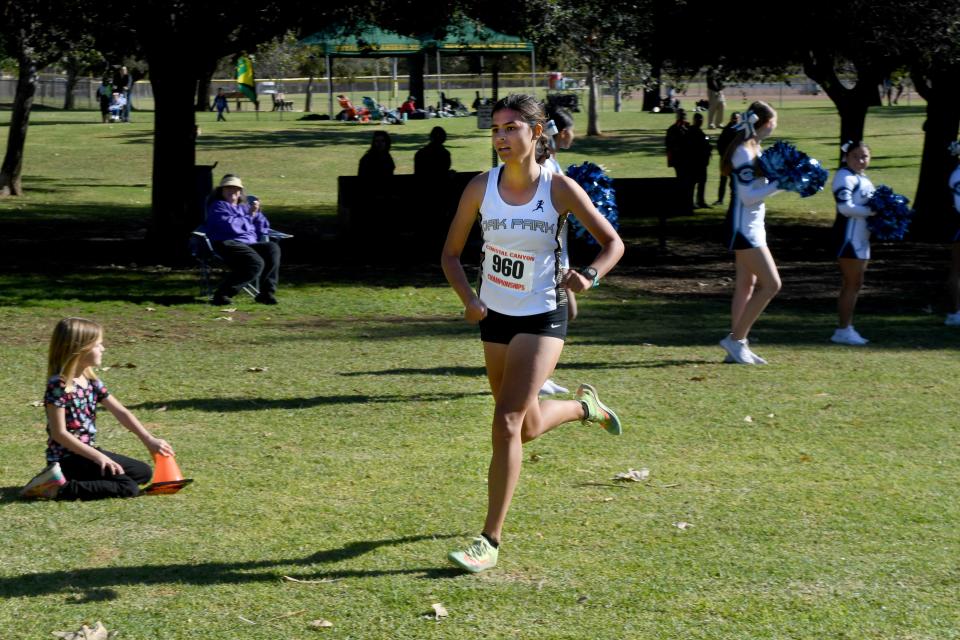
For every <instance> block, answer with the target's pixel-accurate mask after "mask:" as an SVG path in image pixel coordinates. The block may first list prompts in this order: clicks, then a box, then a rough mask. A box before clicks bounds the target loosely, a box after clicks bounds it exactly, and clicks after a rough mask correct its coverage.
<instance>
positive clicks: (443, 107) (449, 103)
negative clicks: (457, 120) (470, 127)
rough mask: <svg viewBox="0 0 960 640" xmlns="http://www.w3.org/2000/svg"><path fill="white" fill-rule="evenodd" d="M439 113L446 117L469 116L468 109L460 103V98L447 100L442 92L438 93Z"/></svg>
mask: <svg viewBox="0 0 960 640" xmlns="http://www.w3.org/2000/svg"><path fill="white" fill-rule="evenodd" d="M440 112H441V113H442V114H443V115H445V116H448V117H449V116H468V115H470V109H467V106H466V105H465V104H463V103H462V102H460V98H448V97H447V94H445V93H443V92H441V93H440Z"/></svg>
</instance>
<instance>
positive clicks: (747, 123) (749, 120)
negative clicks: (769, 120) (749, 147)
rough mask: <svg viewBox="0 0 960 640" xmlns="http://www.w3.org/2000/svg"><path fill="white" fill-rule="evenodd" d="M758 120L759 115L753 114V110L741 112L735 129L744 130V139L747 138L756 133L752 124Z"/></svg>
mask: <svg viewBox="0 0 960 640" xmlns="http://www.w3.org/2000/svg"><path fill="white" fill-rule="evenodd" d="M759 121H760V116H758V115H757V114H755V113H754V112H753V111H747V112H746V113H745V114H743V117H742V118H740V124H738V125H737V131H744V132H745V133H746V139H747V140H749V139H750V138H753V137H755V136H756V135H757V131H756V129H755V128H754V125H755V124H757V123H758V122H759Z"/></svg>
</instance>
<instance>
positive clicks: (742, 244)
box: [726, 144, 777, 250]
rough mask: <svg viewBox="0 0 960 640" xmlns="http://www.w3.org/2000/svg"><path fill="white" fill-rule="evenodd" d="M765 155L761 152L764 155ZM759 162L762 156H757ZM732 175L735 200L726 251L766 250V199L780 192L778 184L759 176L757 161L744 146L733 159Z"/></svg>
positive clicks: (728, 227)
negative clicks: (764, 248)
mask: <svg viewBox="0 0 960 640" xmlns="http://www.w3.org/2000/svg"><path fill="white" fill-rule="evenodd" d="M761 153H762V152H761ZM757 157H758V158H759V154H758V156H757ZM730 160H731V164H732V165H733V171H732V172H731V173H730V176H731V178H733V193H732V195H733V197H731V198H730V207H729V208H728V209H727V219H726V237H727V248H728V249H730V250H736V249H754V248H757V247H765V246H767V230H766V228H765V227H764V225H763V220H764V217H765V215H766V205H764V203H763V199H764V198H766V197H767V196H769V195H772V194H774V193H776V192H777V183H776V182H769V181H768V180H767V179H766V178H765V177H763V176H760V175H757V171H756V169H755V167H756V161H755V160H754V159H752V158H751V157H750V152H749V151H748V150H747V147H746V145H745V144H741V145H740V146H739V147H737V148H736V150H734V152H733V155H732V156H730Z"/></svg>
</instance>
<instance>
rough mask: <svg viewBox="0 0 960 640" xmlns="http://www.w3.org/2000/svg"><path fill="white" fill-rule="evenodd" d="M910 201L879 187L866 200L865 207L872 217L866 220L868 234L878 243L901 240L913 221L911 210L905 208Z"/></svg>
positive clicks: (884, 186)
mask: <svg viewBox="0 0 960 640" xmlns="http://www.w3.org/2000/svg"><path fill="white" fill-rule="evenodd" d="M909 203H910V199H909V198H907V197H906V196H902V195H900V194H899V193H894V191H893V189H891V188H890V187H888V186H886V185H883V184H882V185H880V186H879V187H877V190H876V191H874V192H873V195H872V196H870V199H869V200H867V206H868V207H870V210H871V211H873V212H874V215H872V216H870V217H869V218H867V228H868V229H870V234H871V235H872V236H873V237H874V238H876V239H877V240H880V241H888V240H903V236H904V235H906V233H907V229H909V228H910V221H911V220H912V219H913V209H911V208H910V207H909V206H907V205H908V204H909Z"/></svg>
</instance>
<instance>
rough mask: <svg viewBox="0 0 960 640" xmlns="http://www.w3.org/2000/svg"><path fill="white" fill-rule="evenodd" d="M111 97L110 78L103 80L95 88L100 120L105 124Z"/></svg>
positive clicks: (107, 118)
mask: <svg viewBox="0 0 960 640" xmlns="http://www.w3.org/2000/svg"><path fill="white" fill-rule="evenodd" d="M112 95H113V87H112V86H111V85H110V78H104V79H103V82H101V83H100V86H99V87H98V88H97V98H98V99H99V101H100V118H101V120H102V121H103V122H107V120H109V118H110V96H112Z"/></svg>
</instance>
